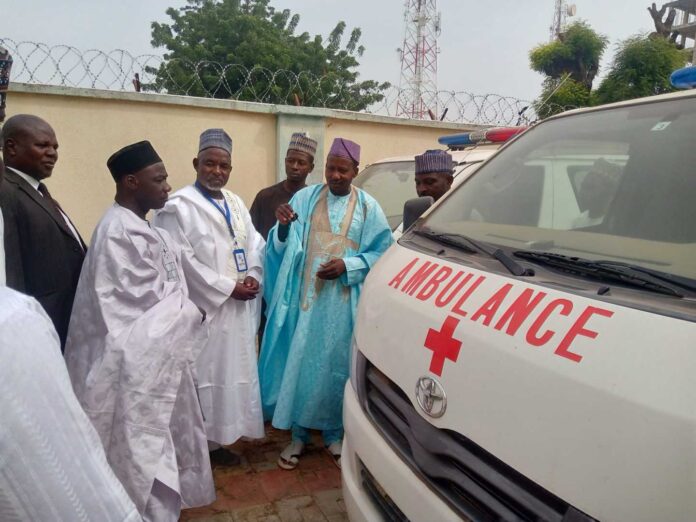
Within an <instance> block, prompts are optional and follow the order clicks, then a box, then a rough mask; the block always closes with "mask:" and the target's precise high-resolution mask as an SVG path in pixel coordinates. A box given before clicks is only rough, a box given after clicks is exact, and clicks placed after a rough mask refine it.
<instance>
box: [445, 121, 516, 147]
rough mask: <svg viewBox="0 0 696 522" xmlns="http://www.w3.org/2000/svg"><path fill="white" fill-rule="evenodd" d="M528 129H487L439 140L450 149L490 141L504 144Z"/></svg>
mask: <svg viewBox="0 0 696 522" xmlns="http://www.w3.org/2000/svg"><path fill="white" fill-rule="evenodd" d="M526 128H527V127H524V126H521V127H497V128H494V129H486V130H480V131H473V132H465V133H463V134H452V135H450V136H441V137H439V138H438V139H437V142H438V143H439V144H440V145H447V146H448V147H449V148H450V149H455V148H461V147H465V146H466V145H473V144H475V143H479V142H481V141H490V142H493V143H502V142H504V141H507V140H509V139H510V138H512V137H513V136H516V135H518V134H519V133H520V132H522V131H523V130H525V129H526Z"/></svg>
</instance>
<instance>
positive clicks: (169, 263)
mask: <svg viewBox="0 0 696 522" xmlns="http://www.w3.org/2000/svg"><path fill="white" fill-rule="evenodd" d="M162 261H163V262H164V270H165V271H166V272H167V281H171V282H175V281H178V280H179V269H178V268H177V266H176V258H175V257H174V254H172V253H171V251H170V250H167V251H166V252H164V253H163V254H162Z"/></svg>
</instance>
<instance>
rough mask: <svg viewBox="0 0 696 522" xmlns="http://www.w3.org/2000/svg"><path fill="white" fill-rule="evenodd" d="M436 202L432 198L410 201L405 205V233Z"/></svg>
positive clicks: (424, 197) (425, 197)
mask: <svg viewBox="0 0 696 522" xmlns="http://www.w3.org/2000/svg"><path fill="white" fill-rule="evenodd" d="M433 203H435V200H434V199H433V198H432V197H431V196H423V197H422V198H413V199H409V200H408V201H407V202H406V203H404V232H405V231H406V230H408V228H409V227H410V226H411V225H413V224H414V223H415V222H416V220H417V219H418V218H419V217H421V215H422V214H423V212H425V211H426V210H428V209H429V208H430V207H432V206H433Z"/></svg>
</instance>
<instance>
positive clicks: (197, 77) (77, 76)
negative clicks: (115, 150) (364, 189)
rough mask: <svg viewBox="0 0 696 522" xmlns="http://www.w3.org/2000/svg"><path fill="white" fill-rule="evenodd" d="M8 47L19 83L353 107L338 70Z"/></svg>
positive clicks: (466, 102) (527, 116)
mask: <svg viewBox="0 0 696 522" xmlns="http://www.w3.org/2000/svg"><path fill="white" fill-rule="evenodd" d="M0 46H2V47H5V48H6V49H8V50H9V52H10V54H11V55H12V58H13V60H14V63H13V66H12V78H11V80H12V81H13V82H21V83H27V84H42V85H57V86H68V87H81V88H90V89H106V90H115V91H131V92H133V91H144V92H149V93H153V94H157V93H159V94H170V93H173V94H183V95H188V96H197V97H205V98H223V99H231V100H240V101H252V102H259V103H279V102H278V100H282V101H284V102H285V103H286V104H289V105H306V106H312V107H326V108H333V109H346V110H352V108H351V104H350V100H351V96H352V95H353V94H354V91H352V90H350V89H346V88H345V87H342V86H341V84H340V83H338V82H336V78H335V77H332V76H315V75H313V74H311V73H305V72H301V73H295V72H293V71H289V70H277V71H271V70H269V69H265V68H263V67H252V68H248V67H245V66H243V65H239V64H220V63H216V62H185V61H181V60H178V61H175V60H165V59H164V58H163V57H162V56H158V55H154V54H143V55H137V56H136V55H133V54H131V53H129V52H128V51H125V50H123V49H115V50H112V51H108V52H105V51H101V50H98V49H88V50H80V49H77V48H75V47H72V46H69V45H51V46H49V45H47V44H44V43H37V42H29V41H22V42H15V41H14V40H12V39H9V38H0ZM171 71H176V74H172V73H171ZM182 79H183V80H182ZM343 91H344V92H343ZM400 94H401V93H400V92H399V89H398V87H395V86H391V87H389V88H387V89H386V90H384V91H382V92H381V95H382V96H383V97H382V99H381V100H380V101H376V102H374V103H373V104H372V105H370V106H369V107H368V108H367V109H365V110H363V111H362V112H367V113H372V114H382V115H386V116H397V103H398V99H399V96H400ZM428 94H430V93H428ZM436 99H437V100H438V107H437V110H438V112H439V114H438V115H435V117H436V118H437V117H440V118H442V119H443V120H444V121H448V122H459V123H472V124H480V125H519V124H525V123H529V122H531V121H536V119H537V116H536V114H535V112H534V105H533V104H532V102H531V101H527V100H521V99H518V98H514V97H511V96H502V95H498V94H474V93H470V92H465V91H446V90H441V91H438V92H437V93H436Z"/></svg>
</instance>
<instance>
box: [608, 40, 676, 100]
mask: <svg viewBox="0 0 696 522" xmlns="http://www.w3.org/2000/svg"><path fill="white" fill-rule="evenodd" d="M688 59H689V56H688V55H687V53H686V52H685V51H683V50H679V49H677V46H676V45H675V44H674V43H673V42H671V41H670V40H669V39H667V38H661V37H659V36H645V35H638V36H633V37H631V38H628V39H627V40H624V41H623V42H621V43H620V44H619V45H618V47H617V51H616V55H615V56H614V62H613V63H612V65H611V70H610V71H609V74H607V76H606V78H604V80H603V81H602V83H601V84H600V85H599V88H598V89H597V90H596V91H595V93H594V100H595V102H596V103H599V104H602V103H611V102H616V101H621V100H630V99H633V98H640V97H643V96H653V95H655V94H663V93H666V92H672V91H674V90H675V89H674V88H673V87H672V86H671V85H670V83H669V76H670V74H671V73H672V72H673V71H674V70H675V69H679V68H681V67H684V66H685V65H686V63H687V61H688Z"/></svg>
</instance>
